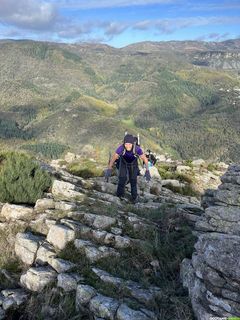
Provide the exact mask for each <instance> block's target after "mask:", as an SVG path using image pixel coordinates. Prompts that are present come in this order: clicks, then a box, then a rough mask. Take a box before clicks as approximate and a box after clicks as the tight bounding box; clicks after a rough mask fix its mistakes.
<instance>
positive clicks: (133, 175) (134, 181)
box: [129, 159, 139, 200]
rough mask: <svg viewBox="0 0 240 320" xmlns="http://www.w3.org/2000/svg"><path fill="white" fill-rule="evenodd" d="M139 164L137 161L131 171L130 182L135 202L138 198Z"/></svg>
mask: <svg viewBox="0 0 240 320" xmlns="http://www.w3.org/2000/svg"><path fill="white" fill-rule="evenodd" d="M138 171H139V168H138V163H137V159H135V160H134V162H133V163H132V166H131V169H130V170H129V181H130V184H131V195H132V199H133V200H135V199H136V198H137V176H138Z"/></svg>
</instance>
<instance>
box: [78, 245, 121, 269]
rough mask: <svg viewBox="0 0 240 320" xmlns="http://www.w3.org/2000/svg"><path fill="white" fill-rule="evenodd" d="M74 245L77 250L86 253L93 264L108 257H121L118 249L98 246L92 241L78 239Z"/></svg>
mask: <svg viewBox="0 0 240 320" xmlns="http://www.w3.org/2000/svg"><path fill="white" fill-rule="evenodd" d="M74 245H75V248H76V249H78V250H82V251H83V252H84V254H85V256H86V257H87V259H89V261H90V262H91V263H94V262H96V261H98V260H100V259H102V258H106V257H111V256H113V257H116V256H120V253H119V252H118V251H117V250H116V249H114V248H111V247H107V246H96V245H95V244H94V243H93V242H92V241H90V240H82V239H76V240H75V241H74Z"/></svg>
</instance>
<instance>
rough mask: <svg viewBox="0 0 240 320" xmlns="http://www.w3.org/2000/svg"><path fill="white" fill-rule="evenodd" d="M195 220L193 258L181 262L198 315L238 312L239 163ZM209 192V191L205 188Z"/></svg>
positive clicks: (183, 276) (201, 317)
mask: <svg viewBox="0 0 240 320" xmlns="http://www.w3.org/2000/svg"><path fill="white" fill-rule="evenodd" d="M221 181H222V184H221V185H220V186H219V188H218V189H217V190H215V191H213V192H212V193H211V197H210V198H211V201H208V202H206V198H205V199H204V201H205V202H204V203H205V206H207V205H208V207H207V208H206V210H205V212H204V214H203V215H202V216H200V217H199V219H198V220H197V221H196V223H195V233H196V235H198V241H197V242H196V244H195V252H194V253H193V255H192V259H191V260H190V259H184V260H183V262H182V265H181V277H182V281H183V285H184V286H185V287H186V288H188V291H189V295H190V298H191V302H192V306H193V310H194V312H195V315H196V317H197V319H199V320H205V319H206V320H209V318H210V317H217V316H218V317H230V316H238V317H239V316H240V289H239V288H240V272H239V266H240V255H239V248H240V200H239V199H240V166H239V165H232V166H230V167H229V169H228V171H227V172H226V173H225V174H224V175H223V176H222V178H221ZM208 194H209V192H208Z"/></svg>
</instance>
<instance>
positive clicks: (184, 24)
mask: <svg viewBox="0 0 240 320" xmlns="http://www.w3.org/2000/svg"><path fill="white" fill-rule="evenodd" d="M238 23H240V17H189V18H176V19H159V20H152V21H142V22H141V21H140V22H137V23H135V24H134V25H133V28H134V29H137V30H147V29H149V28H156V29H157V30H159V31H160V32H161V33H164V34H170V33H173V32H174V31H176V30H178V29H183V28H188V27H201V26H208V25H231V24H238Z"/></svg>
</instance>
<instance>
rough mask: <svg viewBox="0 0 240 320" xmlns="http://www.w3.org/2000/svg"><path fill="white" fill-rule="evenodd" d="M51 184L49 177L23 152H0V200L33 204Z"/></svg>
mask: <svg viewBox="0 0 240 320" xmlns="http://www.w3.org/2000/svg"><path fill="white" fill-rule="evenodd" d="M50 186H51V178H50V176H49V174H48V173H47V172H46V171H43V170H41V168H40V167H39V165H38V163H37V162H36V161H34V159H33V158H31V157H29V156H27V155H26V154H23V153H16V152H5V153H4V152H2V153H0V201H1V202H10V203H28V204H34V203H35V202H36V200H37V199H39V198H41V197H42V195H43V192H44V191H46V190H48V188H49V187H50Z"/></svg>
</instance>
